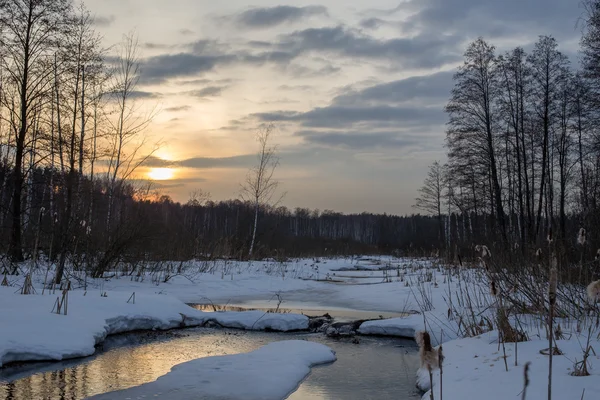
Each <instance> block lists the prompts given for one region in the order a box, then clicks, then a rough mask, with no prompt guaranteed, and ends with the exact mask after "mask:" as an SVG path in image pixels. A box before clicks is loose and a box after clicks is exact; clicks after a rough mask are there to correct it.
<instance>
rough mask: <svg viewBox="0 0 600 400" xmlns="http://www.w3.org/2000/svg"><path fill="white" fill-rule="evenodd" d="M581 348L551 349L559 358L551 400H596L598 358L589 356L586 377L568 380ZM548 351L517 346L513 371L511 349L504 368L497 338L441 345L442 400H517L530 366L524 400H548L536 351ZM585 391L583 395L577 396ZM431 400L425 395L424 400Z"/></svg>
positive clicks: (570, 344) (423, 376)
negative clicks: (556, 351)
mask: <svg viewBox="0 0 600 400" xmlns="http://www.w3.org/2000/svg"><path fill="white" fill-rule="evenodd" d="M579 339H580V340H582V341H583V342H582V343H579V341H578V340H576V339H575V338H572V339H571V340H558V341H557V342H556V344H557V345H558V348H559V349H560V350H561V352H562V353H563V355H555V356H554V357H553V374H552V380H553V385H552V395H553V396H552V397H553V398H554V399H559V400H568V399H573V400H579V399H582V398H583V399H598V398H600V370H598V369H597V368H595V367H597V365H599V362H600V357H599V356H600V353H597V354H598V355H596V354H593V353H592V354H590V357H589V359H588V363H589V364H591V365H592V368H590V369H589V372H590V374H591V375H590V376H585V377H582V376H572V375H571V372H573V369H574V364H575V363H576V362H578V361H581V359H582V357H583V349H582V347H585V344H586V342H585V339H584V338H579ZM591 345H592V347H593V348H594V349H599V348H600V342H599V341H598V340H594V341H592V342H591ZM547 348H548V341H547V340H532V341H528V342H522V343H519V344H518V348H517V356H518V365H517V366H515V347H514V344H512V343H511V344H506V346H505V349H506V356H507V359H506V364H507V365H508V372H507V371H506V367H505V364H504V358H503V357H504V355H503V350H502V347H500V348H499V346H498V339H497V335H495V334H494V333H492V332H491V333H489V334H485V335H482V336H478V337H475V338H467V339H459V340H453V341H450V342H447V343H445V344H444V346H443V349H444V356H445V361H444V365H443V385H442V386H443V391H444V393H443V398H444V399H445V400H464V399H476V398H485V399H486V400H506V399H520V398H521V392H522V391H523V386H524V366H525V364H526V363H527V362H530V363H531V364H530V366H529V387H528V388H527V397H526V398H527V400H543V399H547V398H548V394H547V393H548V392H547V388H548V356H547V355H543V354H541V353H540V350H543V349H547ZM418 385H419V387H421V388H422V389H425V390H428V389H429V387H430V382H429V374H428V372H427V371H426V370H423V369H421V370H419V373H418ZM433 387H434V389H433V393H434V398H440V374H439V371H436V372H435V373H434V376H433ZM584 391H585V395H583V396H582V394H583V393H584ZM428 399H430V395H429V392H427V393H426V394H425V395H424V396H423V400H428Z"/></svg>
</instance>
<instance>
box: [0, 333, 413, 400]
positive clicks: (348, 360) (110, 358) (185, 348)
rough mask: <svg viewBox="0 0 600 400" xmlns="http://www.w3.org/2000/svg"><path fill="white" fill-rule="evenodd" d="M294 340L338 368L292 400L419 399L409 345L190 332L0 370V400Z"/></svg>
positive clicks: (82, 394) (120, 379)
mask: <svg viewBox="0 0 600 400" xmlns="http://www.w3.org/2000/svg"><path fill="white" fill-rule="evenodd" d="M40 334H43V333H40ZM293 339H306V340H311V341H315V342H319V343H323V344H325V345H327V346H329V347H331V348H332V349H334V350H335V351H336V353H337V356H338V360H337V361H336V362H335V363H333V364H330V365H326V366H320V367H316V368H313V370H312V373H311V374H310V375H309V377H308V378H307V379H306V380H305V381H304V382H302V384H301V385H300V387H299V388H298V390H297V391H296V392H295V393H293V394H292V395H290V397H288V398H289V399H291V400H308V399H310V400H325V399H327V400H339V399H343V400H359V399H360V400H369V399H377V400H386V399H394V400H412V399H415V400H416V399H420V395H419V393H418V392H417V390H416V389H415V372H416V369H417V366H418V354H417V350H416V347H415V344H414V342H412V341H410V340H402V339H380V338H368V337H360V343H359V344H353V343H352V342H351V341H350V340H334V339H329V338H326V337H325V336H324V335H322V334H274V333H264V332H245V331H233V330H212V329H189V330H183V331H171V332H166V333H154V332H149V333H135V334H126V335H119V336H114V337H109V338H108V339H107V341H106V342H105V344H104V349H103V350H102V351H100V352H99V353H98V354H96V355H95V356H92V357H88V358H84V359H79V360H71V361H66V362H58V363H35V364H25V365H21V366H13V367H10V368H4V369H0V400H79V399H84V398H86V397H88V396H92V395H95V394H100V393H106V392H111V391H114V390H119V389H125V388H129V387H132V386H137V385H140V384H143V383H146V382H151V381H154V380H156V379H157V378H158V377H159V376H161V375H164V374H166V373H168V372H169V370H170V369H171V367H172V366H174V365H176V364H180V363H182V362H186V361H190V360H193V359H196V358H200V357H208V356H216V355H225V354H235V353H242V352H248V351H252V350H255V349H257V348H259V347H261V346H263V345H265V344H267V343H270V342H274V341H280V340H293Z"/></svg>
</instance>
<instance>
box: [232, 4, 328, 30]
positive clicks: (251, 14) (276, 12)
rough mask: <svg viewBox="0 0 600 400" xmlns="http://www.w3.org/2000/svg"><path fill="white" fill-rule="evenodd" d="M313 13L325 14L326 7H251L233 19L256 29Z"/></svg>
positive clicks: (310, 15) (293, 20)
mask: <svg viewBox="0 0 600 400" xmlns="http://www.w3.org/2000/svg"><path fill="white" fill-rule="evenodd" d="M315 15H327V8H326V7H323V6H306V7H291V6H276V7H268V8H251V9H249V10H247V11H244V12H242V13H241V14H239V15H238V16H237V17H236V18H235V20H236V22H237V23H238V24H239V25H241V26H244V27H248V28H253V29H256V28H270V27H274V26H277V25H280V24H283V23H284V22H296V21H298V20H300V19H303V18H308V17H312V16H315Z"/></svg>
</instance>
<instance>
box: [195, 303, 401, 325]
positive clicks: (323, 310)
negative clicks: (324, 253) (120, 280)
mask: <svg viewBox="0 0 600 400" xmlns="http://www.w3.org/2000/svg"><path fill="white" fill-rule="evenodd" d="M188 305H189V306H191V307H194V308H195V309H197V310H200V311H205V312H215V311H249V310H260V311H264V312H279V313H296V314H304V315H308V316H312V317H316V316H322V315H325V314H329V315H330V316H331V317H333V318H334V319H335V321H336V322H349V321H357V320H364V319H380V318H400V317H406V315H407V314H406V313H398V312H382V311H363V310H354V309H351V308H344V307H330V306H328V307H323V306H321V305H319V304H316V303H307V302H305V301H303V302H293V301H292V302H290V301H286V302H284V303H282V304H281V306H280V307H277V302H274V301H258V300H251V301H245V302H243V303H240V304H227V305H220V304H188Z"/></svg>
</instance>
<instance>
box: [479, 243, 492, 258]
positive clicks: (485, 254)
mask: <svg viewBox="0 0 600 400" xmlns="http://www.w3.org/2000/svg"><path fill="white" fill-rule="evenodd" d="M481 257H483V258H486V257H489V258H492V252H491V251H490V249H488V247H487V246H485V245H484V246H481Z"/></svg>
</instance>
